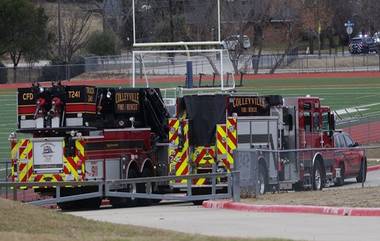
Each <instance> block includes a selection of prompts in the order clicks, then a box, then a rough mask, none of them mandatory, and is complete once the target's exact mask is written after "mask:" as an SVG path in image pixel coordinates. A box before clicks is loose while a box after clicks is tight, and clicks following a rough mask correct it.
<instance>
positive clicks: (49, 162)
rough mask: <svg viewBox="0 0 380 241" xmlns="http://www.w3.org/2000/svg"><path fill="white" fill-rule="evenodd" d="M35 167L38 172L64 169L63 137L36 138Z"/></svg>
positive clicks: (34, 149) (34, 150)
mask: <svg viewBox="0 0 380 241" xmlns="http://www.w3.org/2000/svg"><path fill="white" fill-rule="evenodd" d="M32 143H33V167H34V171H35V172H37V173H39V172H40V173H41V172H44V173H46V172H59V171H61V170H63V147H64V139H63V138H34V139H32Z"/></svg>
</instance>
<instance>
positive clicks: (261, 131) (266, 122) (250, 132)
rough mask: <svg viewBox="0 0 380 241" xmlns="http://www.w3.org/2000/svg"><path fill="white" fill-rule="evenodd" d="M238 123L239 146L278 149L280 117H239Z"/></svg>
mask: <svg viewBox="0 0 380 241" xmlns="http://www.w3.org/2000/svg"><path fill="white" fill-rule="evenodd" d="M237 123H238V124H237V135H238V147H239V148H256V149H269V150H277V149H278V146H279V137H278V117H239V118H238V122H237Z"/></svg>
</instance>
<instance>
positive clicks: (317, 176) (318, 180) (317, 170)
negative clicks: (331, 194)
mask: <svg viewBox="0 0 380 241" xmlns="http://www.w3.org/2000/svg"><path fill="white" fill-rule="evenodd" d="M322 188H323V170H322V166H321V163H320V162H319V161H315V163H314V167H313V190H322Z"/></svg>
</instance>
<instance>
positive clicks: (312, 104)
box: [169, 94, 366, 193]
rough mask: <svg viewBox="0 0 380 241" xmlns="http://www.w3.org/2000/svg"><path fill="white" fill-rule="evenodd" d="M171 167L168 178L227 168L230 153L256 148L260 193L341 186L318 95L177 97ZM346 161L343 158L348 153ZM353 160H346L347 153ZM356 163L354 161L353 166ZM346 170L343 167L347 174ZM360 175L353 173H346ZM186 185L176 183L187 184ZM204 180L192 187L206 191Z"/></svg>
mask: <svg viewBox="0 0 380 241" xmlns="http://www.w3.org/2000/svg"><path fill="white" fill-rule="evenodd" d="M169 129H170V131H169V143H170V146H169V162H170V171H171V173H172V174H173V175H177V176H180V175H187V174H195V173H207V172H212V171H219V172H223V171H227V172H229V171H231V170H233V168H234V155H233V153H234V150H236V149H237V148H238V149H258V150H261V151H260V152H259V156H258V157H257V159H258V160H259V162H258V163H259V176H258V181H259V183H260V185H259V186H260V193H265V192H266V191H268V190H273V189H276V190H277V189H322V188H323V187H324V186H329V185H332V184H333V183H334V182H335V183H340V182H341V178H342V177H344V168H342V167H341V166H342V163H347V162H351V163H352V162H354V163H363V162H366V159H365V156H364V155H363V154H360V153H362V150H360V149H357V150H355V149H352V150H351V153H356V154H358V155H356V156H355V158H356V159H355V160H353V159H352V158H351V160H349V161H347V159H345V158H343V159H342V153H344V150H329V149H328V148H333V147H340V146H337V145H336V142H334V135H335V134H334V133H335V122H334V115H333V114H332V112H331V110H330V108H329V107H323V106H321V103H320V99H319V98H317V97H296V98H282V97H281V96H253V95H236V94H224V95H190V96H184V97H181V98H178V99H177V111H176V114H175V116H174V117H173V118H171V119H170V120H169ZM346 156H347V155H346ZM351 156H352V155H351ZM357 166H359V164H358V165H357ZM346 170H347V169H346ZM350 174H351V176H352V175H357V176H358V181H359V180H362V179H361V178H360V177H359V175H360V174H359V172H358V170H357V171H356V172H355V173H350ZM185 184H186V180H183V181H182V182H178V183H176V185H177V186H178V187H180V186H181V185H185ZM208 184H209V183H208V182H207V180H205V179H199V180H197V181H196V182H194V183H192V185H193V188H194V190H195V191H197V190H198V191H199V192H207V191H209V190H208V189H207V188H208Z"/></svg>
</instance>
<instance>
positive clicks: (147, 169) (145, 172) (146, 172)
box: [137, 167, 161, 205]
mask: <svg viewBox="0 0 380 241" xmlns="http://www.w3.org/2000/svg"><path fill="white" fill-rule="evenodd" d="M153 175H154V172H153V170H152V169H151V168H150V167H144V169H143V171H142V173H141V176H142V177H153ZM150 188H151V190H150V193H153V191H154V189H155V183H152V185H151V187H150ZM137 189H138V192H141V193H146V191H147V189H146V185H145V184H144V183H141V184H140V185H139V186H138V187H137ZM138 202H139V204H140V205H151V204H152V203H159V202H161V200H160V199H139V200H138Z"/></svg>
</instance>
